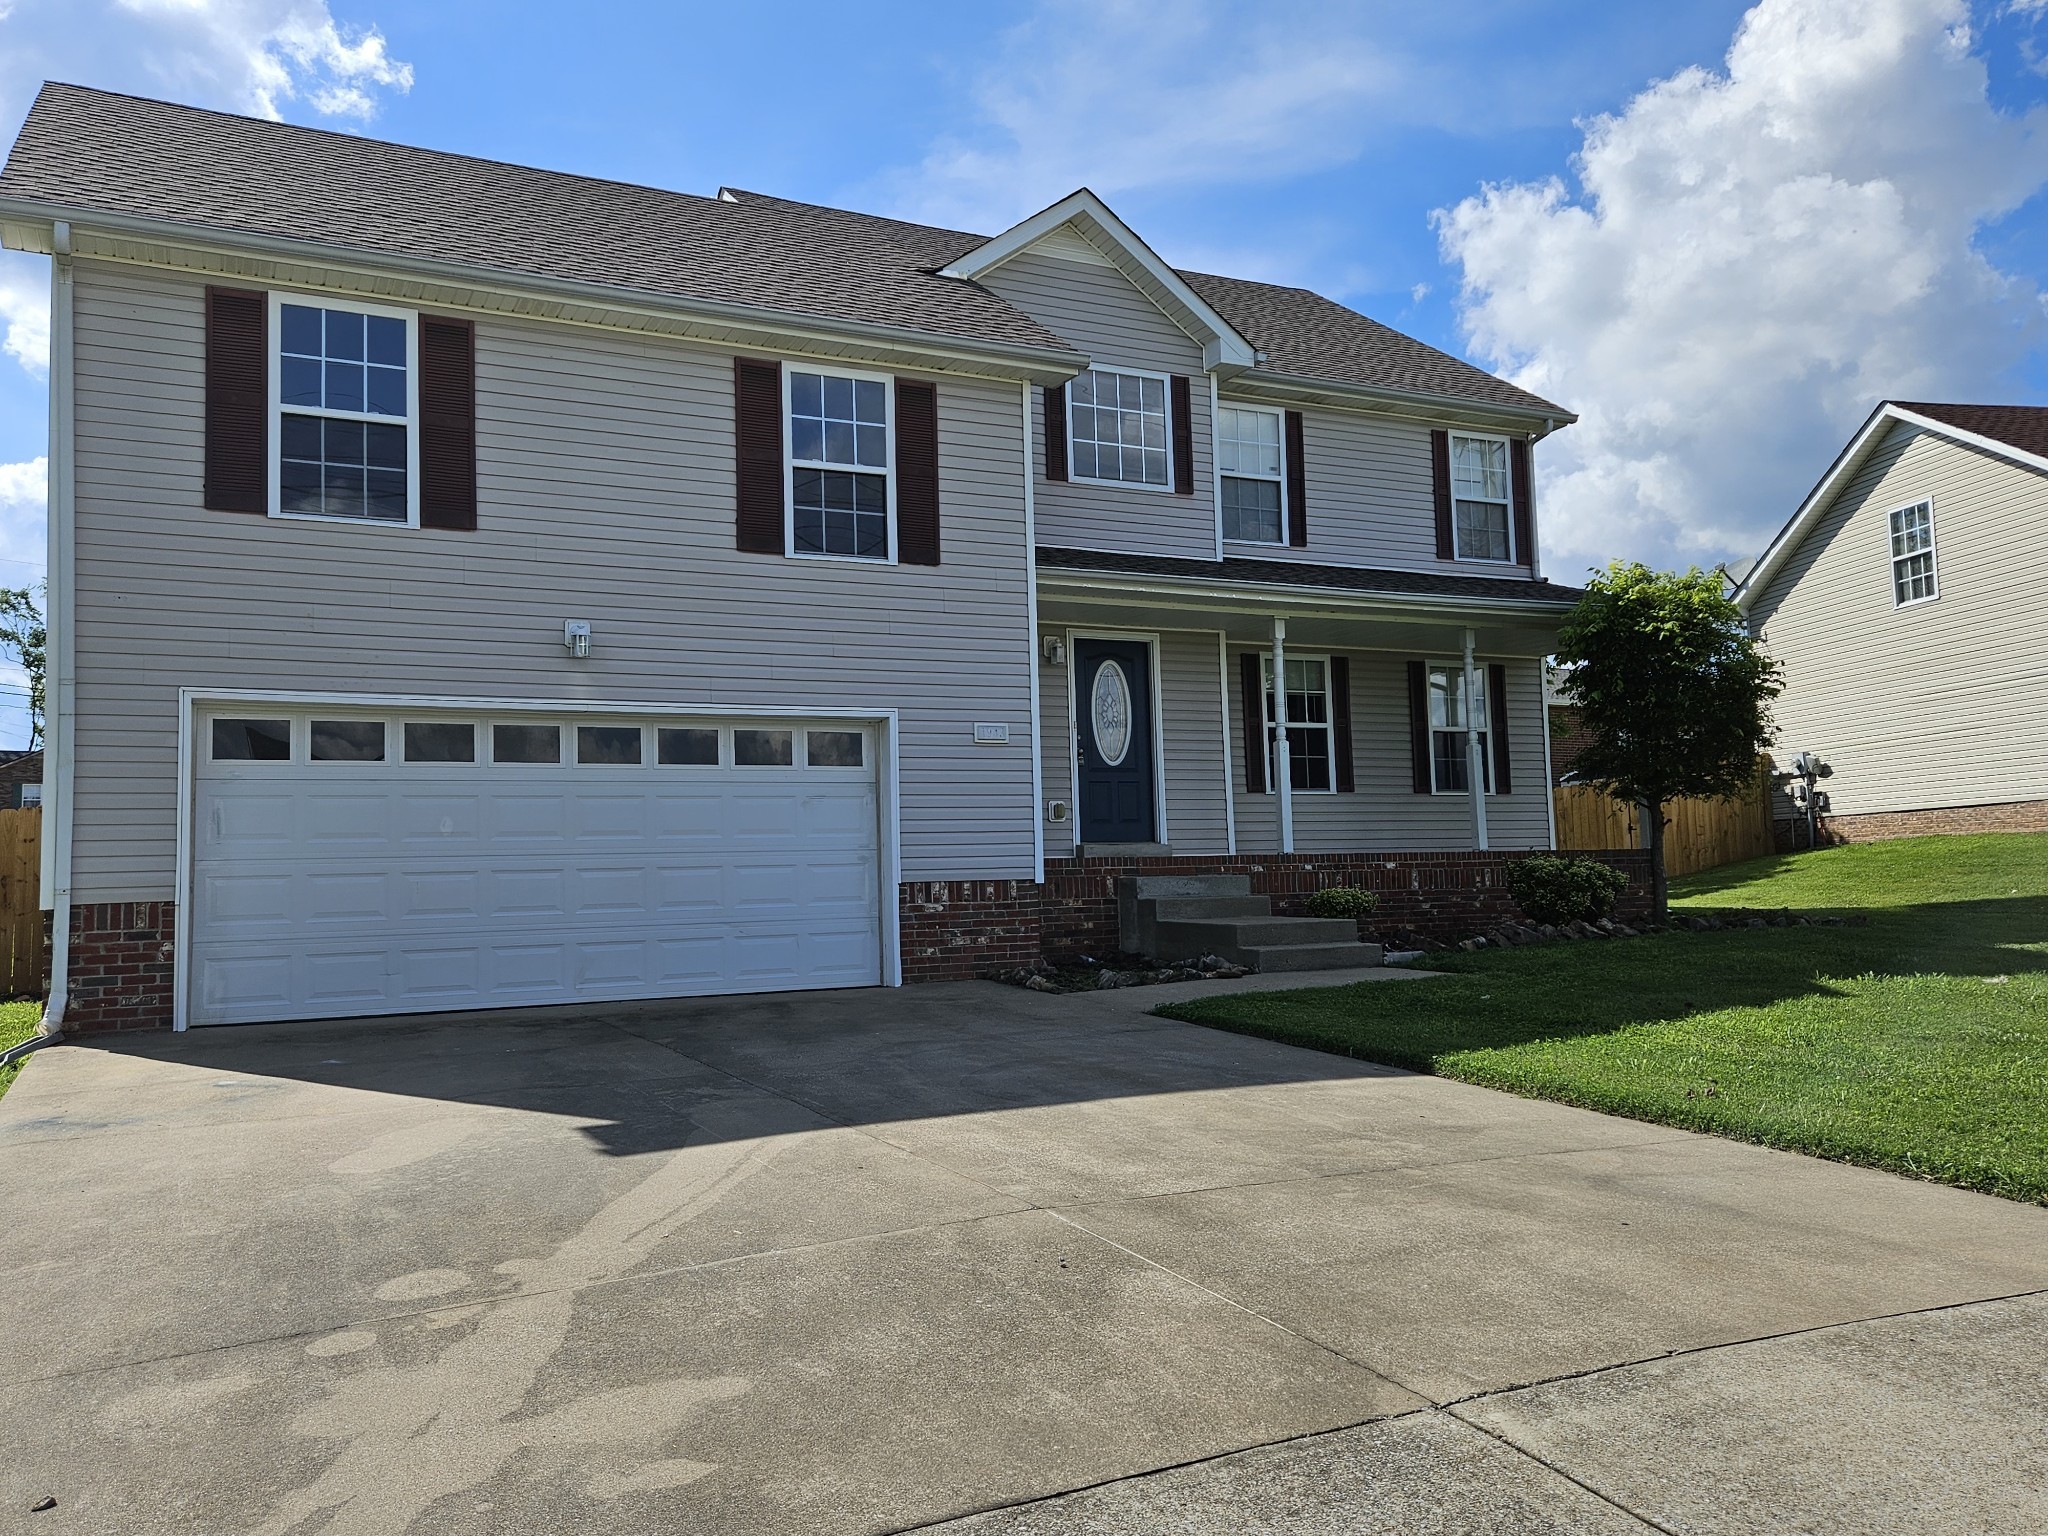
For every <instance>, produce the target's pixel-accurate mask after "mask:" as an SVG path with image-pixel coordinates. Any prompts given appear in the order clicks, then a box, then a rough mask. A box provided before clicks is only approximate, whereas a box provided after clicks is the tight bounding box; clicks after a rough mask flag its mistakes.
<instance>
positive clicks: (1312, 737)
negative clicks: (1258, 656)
mask: <svg viewBox="0 0 2048 1536" xmlns="http://www.w3.org/2000/svg"><path fill="white" fill-rule="evenodd" d="M1265 670H1266V726H1267V730H1266V782H1267V783H1268V784H1277V783H1278V782H1279V773H1278V771H1277V770H1276V769H1275V768H1274V766H1273V760H1274V757H1275V755H1276V754H1275V753H1274V751H1273V731H1272V727H1273V726H1274V725H1275V724H1277V723H1278V721H1279V714H1278V710H1277V708H1276V701H1275V700H1274V698H1273V658H1272V657H1271V656H1270V655H1268V656H1267V657H1266V669H1265ZM1287 758H1288V779H1289V781H1290V782H1291V783H1292V784H1293V786H1294V788H1295V789H1297V790H1309V791H1319V790H1327V789H1330V788H1332V787H1333V780H1332V779H1331V776H1330V760H1331V754H1330V664H1329V663H1328V662H1327V661H1325V660H1324V659H1323V658H1322V657H1320V656H1290V657H1288V658H1287Z"/></svg>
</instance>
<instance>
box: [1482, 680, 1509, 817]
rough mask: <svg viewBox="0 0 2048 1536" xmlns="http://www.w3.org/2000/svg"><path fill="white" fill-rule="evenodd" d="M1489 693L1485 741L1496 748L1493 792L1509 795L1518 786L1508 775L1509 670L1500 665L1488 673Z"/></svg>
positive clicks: (1487, 688) (1487, 685)
mask: <svg viewBox="0 0 2048 1536" xmlns="http://www.w3.org/2000/svg"><path fill="white" fill-rule="evenodd" d="M1486 691H1487V694H1488V696H1489V698H1490V700H1491V707H1490V708H1489V709H1488V711H1487V725H1486V741H1487V745H1488V746H1490V747H1492V748H1493V792H1494V793H1495V794H1496V795H1509V794H1513V793H1514V789H1515V784H1514V775H1513V774H1511V773H1509V771H1508V669H1507V668H1506V667H1504V666H1502V665H1501V664H1500V663H1499V662H1497V661H1496V662H1494V663H1493V664H1492V665H1490V666H1489V667H1487V669H1486Z"/></svg>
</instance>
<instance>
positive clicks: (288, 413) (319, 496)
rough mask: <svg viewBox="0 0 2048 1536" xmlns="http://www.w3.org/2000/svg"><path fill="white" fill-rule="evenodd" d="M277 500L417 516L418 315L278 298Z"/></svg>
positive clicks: (366, 514)
mask: <svg viewBox="0 0 2048 1536" xmlns="http://www.w3.org/2000/svg"><path fill="white" fill-rule="evenodd" d="M276 321H277V326H276V335H277V369H276V379H277V510H278V511H279V512H280V513H285V514H289V515H292V516H298V517H341V518H353V519H356V520H359V521H365V522H377V523H407V522H411V521H412V520H413V516H414V513H413V508H414V505H415V503H416V501H417V499H418V498H417V497H416V496H415V495H414V486H415V482H416V481H417V479H418V475H417V465H416V462H415V459H416V443H415V436H416V434H415V433H414V431H413V427H414V423H415V418H416V414H417V393H418V392H417V389H416V379H415V374H416V373H417V369H416V367H415V365H414V355H413V321H412V318H411V317H410V316H409V315H404V314H397V313H393V312H390V311H374V310H362V309H353V308H351V309H336V308H330V307H327V306H325V305H317V304H308V303H296V302H293V301H292V300H289V299H282V298H281V299H279V300H277V313H276Z"/></svg>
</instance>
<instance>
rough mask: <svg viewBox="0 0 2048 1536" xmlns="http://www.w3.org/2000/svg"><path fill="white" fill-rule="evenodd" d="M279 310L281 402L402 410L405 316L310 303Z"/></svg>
mask: <svg viewBox="0 0 2048 1536" xmlns="http://www.w3.org/2000/svg"><path fill="white" fill-rule="evenodd" d="M278 311H279V316H278V362H279V369H278V379H279V388H280V398H281V399H282V401H283V403H284V404H286V405H310V406H317V407H319V408H321V409H323V410H329V411H363V412H370V413H373V414H376V415H380V416H399V417H402V416H404V415H405V414H406V357H405V353H406V330H405V328H406V324H407V322H406V321H404V320H402V319H399V318H397V317H396V316H392V315H365V314H362V313H361V312H360V311H356V310H347V309H319V308H315V307H314V306H312V305H309V304H281V305H279V306H278Z"/></svg>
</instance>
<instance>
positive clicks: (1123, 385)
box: [1067, 368, 1167, 485]
mask: <svg viewBox="0 0 2048 1536" xmlns="http://www.w3.org/2000/svg"><path fill="white" fill-rule="evenodd" d="M1067 398H1068V400H1069V402H1070V403H1071V409H1070V410H1069V413H1068V423H1067V433H1068V444H1069V446H1068V454H1069V459H1068V463H1069V468H1070V472H1071V473H1073V474H1075V475H1078V476H1080V477H1082V478H1083V479H1088V480H1116V481H1121V482H1123V483H1126V484H1131V485H1165V484H1166V483H1167V462H1166V461H1167V454H1166V440H1167V420H1166V384H1165V382H1164V381H1163V380H1160V379H1147V378H1141V377H1139V376H1138V375H1136V374H1128V373H1111V372H1109V371H1107V370H1105V369H1101V368H1092V369H1090V370H1089V371H1088V372H1087V373H1084V374H1082V375H1081V377H1079V378H1078V379H1075V380H1074V381H1073V383H1071V384H1069V385H1068V386H1067Z"/></svg>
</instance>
